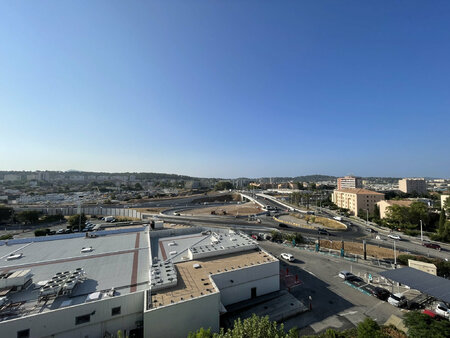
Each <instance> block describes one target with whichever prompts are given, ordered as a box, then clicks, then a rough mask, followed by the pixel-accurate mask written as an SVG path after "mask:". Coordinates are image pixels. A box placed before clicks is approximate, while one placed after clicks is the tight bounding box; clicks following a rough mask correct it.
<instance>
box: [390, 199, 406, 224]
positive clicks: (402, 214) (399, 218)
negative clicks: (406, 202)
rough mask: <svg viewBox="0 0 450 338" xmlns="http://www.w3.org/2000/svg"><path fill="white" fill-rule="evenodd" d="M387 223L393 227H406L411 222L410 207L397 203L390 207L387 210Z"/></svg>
mask: <svg viewBox="0 0 450 338" xmlns="http://www.w3.org/2000/svg"><path fill="white" fill-rule="evenodd" d="M386 223H387V224H388V226H389V227H391V228H394V227H398V228H404V227H405V225H406V224H407V223H409V212H408V207H405V206H402V205H397V204H394V205H391V206H390V207H388V208H387V211H386Z"/></svg>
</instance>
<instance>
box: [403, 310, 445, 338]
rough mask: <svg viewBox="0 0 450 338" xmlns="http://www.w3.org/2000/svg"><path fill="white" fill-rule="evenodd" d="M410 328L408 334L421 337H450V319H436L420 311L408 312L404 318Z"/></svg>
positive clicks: (415, 337)
mask: <svg viewBox="0 0 450 338" xmlns="http://www.w3.org/2000/svg"><path fill="white" fill-rule="evenodd" d="M403 321H404V323H405V325H406V327H407V328H408V336H409V337H411V338H419V337H436V338H440V337H442V338H444V337H450V322H449V321H448V320H436V319H434V318H431V317H430V316H428V315H425V314H423V313H420V312H416V311H414V312H409V313H406V314H405V316H404V319H403Z"/></svg>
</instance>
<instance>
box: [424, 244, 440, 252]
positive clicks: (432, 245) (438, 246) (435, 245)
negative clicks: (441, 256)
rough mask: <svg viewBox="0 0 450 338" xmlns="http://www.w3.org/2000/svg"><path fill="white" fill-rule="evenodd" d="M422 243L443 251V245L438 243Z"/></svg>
mask: <svg viewBox="0 0 450 338" xmlns="http://www.w3.org/2000/svg"><path fill="white" fill-rule="evenodd" d="M422 245H423V246H425V247H427V248H431V249H436V250H439V251H441V246H440V245H439V244H436V243H423V244H422Z"/></svg>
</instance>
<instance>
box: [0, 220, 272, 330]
mask: <svg viewBox="0 0 450 338" xmlns="http://www.w3.org/2000/svg"><path fill="white" fill-rule="evenodd" d="M98 234H99V236H98V237H95V238H90V237H81V235H80V234H72V235H63V236H60V237H59V238H58V237H56V236H54V237H53V238H52V240H45V239H44V240H42V241H36V239H24V240H17V241H9V243H5V242H0V244H1V245H0V260H1V262H0V332H1V333H2V336H5V337H20V338H24V337H84V338H85V337H89V338H92V337H105V336H106V337H108V335H110V336H112V335H116V334H117V332H118V331H119V330H121V331H122V332H123V333H126V334H129V335H130V336H133V335H138V334H139V332H141V333H143V335H144V337H186V336H187V333H188V332H189V331H193V330H196V329H198V328H200V327H205V328H208V327H211V329H212V330H213V331H217V330H218V329H219V317H220V313H222V312H224V311H226V310H225V307H226V306H227V305H229V304H233V303H236V302H239V301H242V300H246V299H250V298H252V297H257V296H260V295H263V294H266V293H270V292H274V291H277V290H279V261H278V260H277V259H276V258H275V257H273V256H271V255H270V254H269V253H267V252H265V251H262V250H261V249H260V248H259V247H258V246H257V244H256V243H255V242H254V241H253V240H252V239H251V238H249V237H248V236H246V235H244V234H241V233H239V232H234V231H232V230H222V229H211V230H208V229H204V228H184V229H170V230H155V231H149V228H148V227H145V228H141V229H127V230H126V232H125V231H123V232H121V231H115V232H113V231H109V232H107V231H103V232H99V233H98ZM33 240H34V241H33Z"/></svg>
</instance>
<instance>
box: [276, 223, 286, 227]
mask: <svg viewBox="0 0 450 338" xmlns="http://www.w3.org/2000/svg"><path fill="white" fill-rule="evenodd" d="M278 226H279V227H280V228H288V226H287V225H286V224H284V223H279V224H278Z"/></svg>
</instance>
